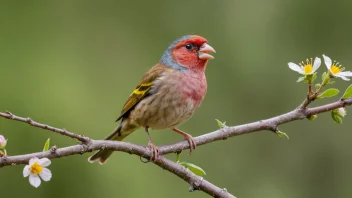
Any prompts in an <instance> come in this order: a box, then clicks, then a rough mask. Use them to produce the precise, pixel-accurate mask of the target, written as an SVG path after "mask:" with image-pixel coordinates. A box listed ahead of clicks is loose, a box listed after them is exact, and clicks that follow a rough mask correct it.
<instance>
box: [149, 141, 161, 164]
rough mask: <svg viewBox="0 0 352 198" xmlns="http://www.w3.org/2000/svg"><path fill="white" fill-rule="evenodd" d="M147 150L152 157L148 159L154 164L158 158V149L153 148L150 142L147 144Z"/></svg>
mask: <svg viewBox="0 0 352 198" xmlns="http://www.w3.org/2000/svg"><path fill="white" fill-rule="evenodd" d="M148 148H149V149H150V150H151V152H152V156H151V157H150V160H151V161H153V162H155V161H156V160H157V159H158V157H159V148H158V147H157V146H155V145H154V144H153V142H151V141H149V142H148Z"/></svg>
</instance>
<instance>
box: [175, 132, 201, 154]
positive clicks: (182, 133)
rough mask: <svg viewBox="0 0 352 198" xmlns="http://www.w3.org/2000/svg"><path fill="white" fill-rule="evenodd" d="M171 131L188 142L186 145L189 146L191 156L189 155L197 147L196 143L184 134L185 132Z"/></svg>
mask: <svg viewBox="0 0 352 198" xmlns="http://www.w3.org/2000/svg"><path fill="white" fill-rule="evenodd" d="M172 130H173V131H175V132H176V133H178V134H181V135H182V136H183V137H184V138H185V140H187V141H188V144H189V154H191V153H192V150H193V149H196V146H197V144H196V142H195V141H194V139H193V137H192V136H191V135H190V134H188V133H185V132H183V131H181V130H179V129H176V128H173V129H172Z"/></svg>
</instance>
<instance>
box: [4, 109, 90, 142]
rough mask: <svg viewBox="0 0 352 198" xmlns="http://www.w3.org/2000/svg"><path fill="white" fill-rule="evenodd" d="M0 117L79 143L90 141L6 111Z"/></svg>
mask: <svg viewBox="0 0 352 198" xmlns="http://www.w3.org/2000/svg"><path fill="white" fill-rule="evenodd" d="M0 116H1V117H4V118H7V119H11V120H16V121H20V122H24V123H27V124H29V125H31V126H34V127H38V128H42V129H45V130H49V131H53V132H55V133H59V134H61V135H64V136H68V137H71V138H74V139H76V140H79V141H81V142H83V143H87V142H89V141H90V139H89V138H88V137H84V136H82V135H78V134H74V133H71V132H69V131H67V130H66V129H59V128H55V127H52V126H49V125H46V124H40V123H38V122H36V121H34V120H32V119H31V118H29V117H28V118H23V117H19V116H16V115H14V114H12V113H11V112H9V111H6V113H2V112H0Z"/></svg>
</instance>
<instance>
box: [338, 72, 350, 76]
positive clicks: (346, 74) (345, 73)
mask: <svg viewBox="0 0 352 198" xmlns="http://www.w3.org/2000/svg"><path fill="white" fill-rule="evenodd" d="M338 74H339V75H341V76H352V72H350V71H345V72H339V73H338Z"/></svg>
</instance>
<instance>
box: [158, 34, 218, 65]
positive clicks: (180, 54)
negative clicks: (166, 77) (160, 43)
mask: <svg viewBox="0 0 352 198" xmlns="http://www.w3.org/2000/svg"><path fill="white" fill-rule="evenodd" d="M207 43H208V41H207V40H206V39H205V38H203V37H201V36H197V35H187V36H183V37H181V38H179V39H177V40H176V41H174V42H173V43H172V44H171V45H170V46H169V48H168V49H167V50H166V51H165V52H164V54H163V56H162V57H161V60H160V62H161V63H162V64H164V65H166V66H168V67H171V68H173V69H176V70H180V71H185V70H188V69H190V70H194V71H204V70H205V67H206V64H207V62H208V60H209V59H213V58H214V57H213V56H212V55H210V54H208V53H210V52H214V53H215V50H214V48H212V47H211V46H210V45H208V44H207Z"/></svg>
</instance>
